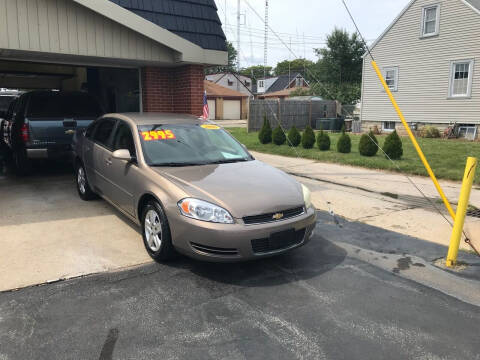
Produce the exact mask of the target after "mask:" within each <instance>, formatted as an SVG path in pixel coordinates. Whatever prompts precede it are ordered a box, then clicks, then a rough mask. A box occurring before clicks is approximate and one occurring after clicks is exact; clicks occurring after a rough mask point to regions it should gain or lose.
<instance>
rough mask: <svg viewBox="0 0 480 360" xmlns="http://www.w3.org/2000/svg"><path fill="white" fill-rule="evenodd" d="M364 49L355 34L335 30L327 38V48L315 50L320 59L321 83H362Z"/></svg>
mask: <svg viewBox="0 0 480 360" xmlns="http://www.w3.org/2000/svg"><path fill="white" fill-rule="evenodd" d="M365 51H366V48H365V45H364V44H363V42H362V41H361V39H360V38H359V36H358V35H357V34H356V33H353V34H349V33H348V32H347V31H346V30H342V29H338V28H335V29H334V30H333V31H332V33H331V34H330V35H328V36H327V46H326V47H325V48H322V49H315V52H316V54H317V56H318V57H319V58H320V60H319V62H318V63H317V64H318V70H319V74H320V77H321V79H319V80H321V81H323V82H327V83H332V82H333V83H339V84H342V83H359V82H361V81H362V65H363V54H364V53H365Z"/></svg>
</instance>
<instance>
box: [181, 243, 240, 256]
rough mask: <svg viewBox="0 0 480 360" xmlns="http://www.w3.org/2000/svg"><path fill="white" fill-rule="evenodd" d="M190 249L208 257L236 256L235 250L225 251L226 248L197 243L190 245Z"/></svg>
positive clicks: (236, 251)
mask: <svg viewBox="0 0 480 360" xmlns="http://www.w3.org/2000/svg"><path fill="white" fill-rule="evenodd" d="M190 244H191V245H192V248H194V249H195V250H197V251H200V252H202V253H206V254H210V255H221V256H236V255H238V250H237V249H226V248H217V247H213V246H206V245H201V244H197V243H193V242H192V243H190Z"/></svg>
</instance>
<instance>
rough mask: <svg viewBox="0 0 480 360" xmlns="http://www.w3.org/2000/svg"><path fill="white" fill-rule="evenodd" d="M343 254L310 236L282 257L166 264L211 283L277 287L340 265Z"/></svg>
mask: <svg viewBox="0 0 480 360" xmlns="http://www.w3.org/2000/svg"><path fill="white" fill-rule="evenodd" d="M346 255H347V253H346V251H345V250H343V249H342V248H340V247H339V246H337V245H335V244H333V243H332V242H330V241H328V240H326V239H324V238H322V237H321V236H318V235H314V237H313V238H312V240H311V241H310V242H309V243H308V244H306V245H305V246H303V247H300V248H298V249H295V250H292V251H290V252H287V253H285V254H281V255H277V256H274V257H270V258H263V259H258V260H254V261H248V262H239V263H209V262H202V261H199V260H195V259H189V258H187V257H185V256H179V257H178V258H177V259H176V260H173V261H172V262H169V263H168V264H166V265H161V264H158V266H170V267H176V268H181V269H184V270H189V271H190V272H192V273H193V274H195V275H197V276H199V277H201V278H204V279H209V280H211V281H214V282H217V283H223V284H229V285H236V286H244V287H265V286H277V285H281V284H285V283H290V282H295V281H301V280H308V279H311V278H314V277H317V276H319V275H322V274H324V273H326V272H328V271H330V270H332V269H334V268H335V267H336V266H338V265H340V264H341V263H342V262H343V261H344V260H345V257H346Z"/></svg>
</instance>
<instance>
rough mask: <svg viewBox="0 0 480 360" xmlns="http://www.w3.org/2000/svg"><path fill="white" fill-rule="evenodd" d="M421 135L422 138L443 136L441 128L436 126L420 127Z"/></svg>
mask: <svg viewBox="0 0 480 360" xmlns="http://www.w3.org/2000/svg"><path fill="white" fill-rule="evenodd" d="M419 135H420V137H422V138H439V137H441V134H440V130H438V128H436V127H435V126H424V127H422V128H421V129H420V131H419Z"/></svg>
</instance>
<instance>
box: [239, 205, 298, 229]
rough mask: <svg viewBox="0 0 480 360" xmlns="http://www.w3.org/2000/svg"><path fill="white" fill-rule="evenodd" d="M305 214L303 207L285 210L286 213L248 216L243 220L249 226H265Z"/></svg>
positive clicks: (278, 212)
mask: <svg viewBox="0 0 480 360" xmlns="http://www.w3.org/2000/svg"><path fill="white" fill-rule="evenodd" d="M304 212H305V209H304V208H303V206H301V207H298V208H294V209H289V210H284V211H277V212H274V213H268V214H261V215H254V216H246V217H244V218H243V222H244V223H245V224H247V225H252V224H264V223H269V222H275V221H281V220H286V219H290V218H293V217H295V216H299V215H302V214H303V213H304Z"/></svg>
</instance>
